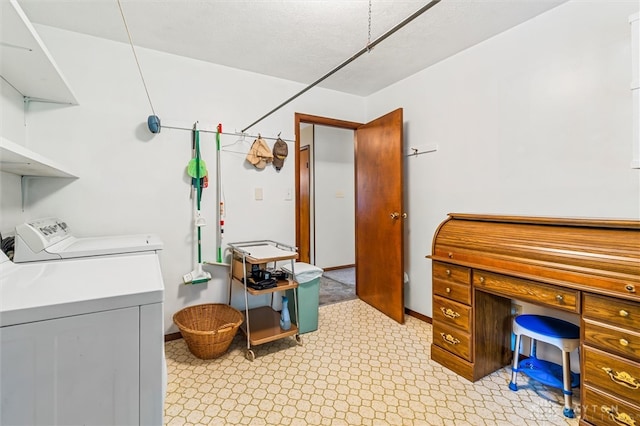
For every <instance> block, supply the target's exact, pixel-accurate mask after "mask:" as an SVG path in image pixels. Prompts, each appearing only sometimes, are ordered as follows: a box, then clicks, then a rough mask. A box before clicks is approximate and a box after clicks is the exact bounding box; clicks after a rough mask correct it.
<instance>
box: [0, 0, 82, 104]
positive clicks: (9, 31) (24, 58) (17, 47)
mask: <svg viewBox="0 0 640 426" xmlns="http://www.w3.org/2000/svg"><path fill="white" fill-rule="evenodd" d="M0 7H1V10H0V12H1V13H0V16H1V17H2V30H1V40H2V41H1V42H0V56H2V61H0V75H2V78H3V79H5V80H6V81H7V82H8V83H9V84H10V85H11V86H13V87H14V88H15V89H16V90H17V91H18V92H20V94H22V96H24V97H25V99H28V100H29V101H41V102H54V103H61V104H70V105H77V104H78V101H77V100H76V97H75V95H74V94H73V92H72V91H71V89H70V88H69V85H68V84H67V81H66V80H65V78H64V76H63V75H62V73H61V72H60V70H59V69H58V66H57V65H56V63H55V61H54V60H53V57H52V56H51V54H50V53H49V50H48V49H47V47H46V46H45V45H44V43H43V42H42V39H41V38H40V36H39V35H38V33H37V32H36V30H35V28H34V27H33V25H32V24H31V22H30V21H29V19H28V18H27V15H26V14H25V13H24V11H23V10H22V8H20V5H18V2H17V1H16V0H8V1H2V2H0Z"/></svg>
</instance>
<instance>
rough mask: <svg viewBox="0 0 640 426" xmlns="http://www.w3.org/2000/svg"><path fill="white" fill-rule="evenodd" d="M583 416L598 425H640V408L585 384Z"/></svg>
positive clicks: (582, 403)
mask: <svg viewBox="0 0 640 426" xmlns="http://www.w3.org/2000/svg"><path fill="white" fill-rule="evenodd" d="M583 395H584V401H582V402H581V405H582V407H583V409H582V412H581V417H582V419H583V420H586V421H588V422H589V423H591V424H593V425H596V426H621V425H630V426H631V425H640V408H639V407H638V406H637V405H634V404H629V403H626V402H623V401H621V400H619V399H617V398H614V397H612V396H610V395H607V394H605V393H600V392H598V391H596V390H595V389H592V388H591V387H589V386H586V385H585V386H584V392H583Z"/></svg>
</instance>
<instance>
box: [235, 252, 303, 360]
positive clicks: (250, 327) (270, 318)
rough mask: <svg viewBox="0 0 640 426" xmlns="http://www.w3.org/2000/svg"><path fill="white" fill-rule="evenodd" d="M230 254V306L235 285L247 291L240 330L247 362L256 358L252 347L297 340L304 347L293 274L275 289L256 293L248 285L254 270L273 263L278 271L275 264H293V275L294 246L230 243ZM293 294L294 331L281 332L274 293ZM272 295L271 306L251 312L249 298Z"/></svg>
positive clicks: (296, 285) (292, 325) (279, 282)
mask: <svg viewBox="0 0 640 426" xmlns="http://www.w3.org/2000/svg"><path fill="white" fill-rule="evenodd" d="M229 250H231V254H232V261H231V262H232V265H231V272H230V274H229V304H231V295H232V292H233V285H234V283H236V284H240V285H242V287H243V289H244V303H245V321H244V323H243V324H242V325H241V326H240V329H241V330H242V332H243V333H244V334H245V335H246V336H247V351H246V353H245V356H246V358H247V359H248V360H249V361H253V360H254V359H255V357H256V355H255V353H254V352H253V350H251V346H252V345H253V346H256V345H261V344H263V343H267V342H272V341H274V340H278V339H282V338H284V337H289V336H295V339H296V342H298V344H302V338H301V337H300V332H299V330H298V326H297V325H296V324H299V323H300V322H299V321H298V295H297V291H295V289H297V287H298V283H297V282H296V281H295V280H294V279H293V277H294V276H295V275H294V274H291V278H285V279H278V280H276V286H275V287H272V288H265V289H262V290H257V289H255V288H252V287H250V286H248V285H247V282H248V280H249V275H250V274H251V271H252V269H253V268H254V267H258V268H260V269H266V268H267V265H268V264H269V263H271V262H273V266H274V269H275V266H276V262H278V261H284V260H290V261H291V271H292V272H293V271H294V269H293V268H294V264H295V260H296V259H297V258H298V253H297V251H296V248H295V247H294V246H289V245H287V244H282V243H279V242H276V241H272V240H260V241H245V242H239V243H229ZM286 290H294V291H293V303H294V307H295V310H294V312H295V315H296V321H295V324H294V323H293V322H292V324H291V328H290V329H288V330H283V329H282V328H280V313H279V312H278V311H276V310H274V309H273V308H272V306H273V293H275V292H276V291H286ZM265 294H270V295H271V303H270V304H269V306H260V307H257V308H252V309H249V295H252V296H260V295H265Z"/></svg>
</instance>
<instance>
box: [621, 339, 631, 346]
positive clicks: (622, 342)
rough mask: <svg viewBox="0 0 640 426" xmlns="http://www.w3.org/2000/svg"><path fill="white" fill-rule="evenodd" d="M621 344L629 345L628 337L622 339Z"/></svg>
mask: <svg viewBox="0 0 640 426" xmlns="http://www.w3.org/2000/svg"><path fill="white" fill-rule="evenodd" d="M620 344H621V345H622V346H629V341H628V340H627V339H620Z"/></svg>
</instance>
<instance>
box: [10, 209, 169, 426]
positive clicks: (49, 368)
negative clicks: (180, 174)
mask: <svg viewBox="0 0 640 426" xmlns="http://www.w3.org/2000/svg"><path fill="white" fill-rule="evenodd" d="M60 224H64V222H62V221H59V220H57V219H45V220H40V221H34V222H30V223H29V224H25V226H19V227H17V228H16V247H15V255H14V256H17V257H18V260H20V261H21V262H23V263H14V262H11V261H10V260H9V259H7V257H6V256H5V255H4V253H2V252H0V424H2V425H5V424H6V425H71V424H84V425H99V424H100V425H142V424H144V425H161V424H162V423H163V401H164V389H165V376H164V374H163V373H164V372H165V370H164V368H165V364H164V336H163V333H164V328H163V324H162V322H163V299H164V284H163V280H162V274H161V270H160V262H159V258H158V251H159V250H160V249H161V248H162V243H161V241H160V240H159V239H158V238H157V237H155V236H152V235H141V236H127V237H105V238H87V239H83V238H75V237H73V236H71V235H70V232H69V228H68V227H67V226H66V225H64V226H61V225H60ZM39 225H41V226H39ZM54 225H55V227H54ZM47 227H48V228H47ZM40 228H42V229H40ZM34 230H35V232H34ZM38 241H39V243H38V244H40V245H39V246H38V245H33V243H35V242H38ZM29 243H31V244H29ZM61 243H62V244H61ZM64 244H66V246H65V245H64ZM65 247H66V250H65ZM74 247H75V248H74ZM27 248H28V250H26V249H27ZM14 258H15V257H14Z"/></svg>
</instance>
